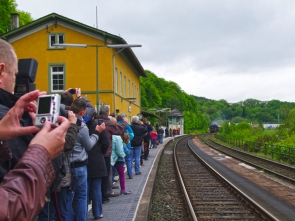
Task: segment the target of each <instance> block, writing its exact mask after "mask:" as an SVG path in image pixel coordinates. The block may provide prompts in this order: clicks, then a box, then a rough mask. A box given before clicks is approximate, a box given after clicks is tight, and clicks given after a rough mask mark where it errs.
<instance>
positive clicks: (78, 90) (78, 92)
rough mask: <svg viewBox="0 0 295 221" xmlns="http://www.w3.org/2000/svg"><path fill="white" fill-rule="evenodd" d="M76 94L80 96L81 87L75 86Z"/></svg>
mask: <svg viewBox="0 0 295 221" xmlns="http://www.w3.org/2000/svg"><path fill="white" fill-rule="evenodd" d="M76 96H77V97H80V96H81V88H78V87H77V88H76Z"/></svg>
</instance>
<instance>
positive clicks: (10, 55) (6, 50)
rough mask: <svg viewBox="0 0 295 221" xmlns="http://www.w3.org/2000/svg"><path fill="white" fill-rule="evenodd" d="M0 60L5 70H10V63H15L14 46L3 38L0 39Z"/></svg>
mask: <svg viewBox="0 0 295 221" xmlns="http://www.w3.org/2000/svg"><path fill="white" fill-rule="evenodd" d="M0 62H3V63H4V64H5V66H6V70H7V72H11V69H12V65H15V64H16V65H17V56H16V54H15V51H14V48H13V47H12V45H11V44H9V43H8V42H7V41H4V40H3V39H0ZM13 74H14V73H13Z"/></svg>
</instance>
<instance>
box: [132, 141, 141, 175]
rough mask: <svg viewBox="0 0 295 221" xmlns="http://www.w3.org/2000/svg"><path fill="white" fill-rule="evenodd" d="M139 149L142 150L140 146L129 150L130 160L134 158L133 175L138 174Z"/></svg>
mask: <svg viewBox="0 0 295 221" xmlns="http://www.w3.org/2000/svg"><path fill="white" fill-rule="evenodd" d="M141 148H142V145H140V146H137V147H131V149H130V156H131V159H132V160H133V158H135V165H134V170H135V173H139V172H140V167H139V164H140V155H141Z"/></svg>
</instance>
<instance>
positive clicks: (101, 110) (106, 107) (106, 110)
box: [99, 106, 110, 116]
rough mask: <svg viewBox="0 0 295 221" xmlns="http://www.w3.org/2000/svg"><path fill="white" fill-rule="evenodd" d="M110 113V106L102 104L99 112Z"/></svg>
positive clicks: (102, 113)
mask: <svg viewBox="0 0 295 221" xmlns="http://www.w3.org/2000/svg"><path fill="white" fill-rule="evenodd" d="M109 113H110V109H109V107H108V106H101V107H100V108H99V114H101V115H106V116H108V115H109Z"/></svg>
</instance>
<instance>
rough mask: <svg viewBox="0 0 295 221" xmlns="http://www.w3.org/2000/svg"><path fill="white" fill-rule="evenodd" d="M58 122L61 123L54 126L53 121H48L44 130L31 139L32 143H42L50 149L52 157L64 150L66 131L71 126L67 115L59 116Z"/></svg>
mask: <svg viewBox="0 0 295 221" xmlns="http://www.w3.org/2000/svg"><path fill="white" fill-rule="evenodd" d="M58 122H60V123H61V124H60V125H59V126H57V127H55V128H52V127H51V123H50V122H48V121H46V122H45V123H44V125H43V128H42V130H41V131H40V132H39V133H37V135H36V136H35V137H34V138H33V139H32V141H31V144H39V145H42V146H43V147H44V148H45V149H46V150H47V151H48V153H49V156H50V158H51V159H54V158H55V157H56V156H58V154H59V153H60V152H61V151H62V150H63V146H64V143H65V135H66V131H67V129H68V128H69V127H70V122H69V121H68V120H67V119H66V118H65V117H58ZM44 137H46V139H44Z"/></svg>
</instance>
